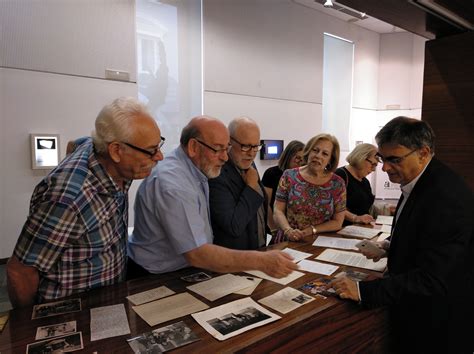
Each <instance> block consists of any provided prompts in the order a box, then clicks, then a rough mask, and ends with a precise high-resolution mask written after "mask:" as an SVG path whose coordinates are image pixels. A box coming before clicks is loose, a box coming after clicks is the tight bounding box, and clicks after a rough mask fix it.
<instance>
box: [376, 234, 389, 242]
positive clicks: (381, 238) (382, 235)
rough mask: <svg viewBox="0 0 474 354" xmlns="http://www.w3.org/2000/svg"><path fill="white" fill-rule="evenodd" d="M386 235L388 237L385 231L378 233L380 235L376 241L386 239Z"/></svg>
mask: <svg viewBox="0 0 474 354" xmlns="http://www.w3.org/2000/svg"><path fill="white" fill-rule="evenodd" d="M388 237H390V233H386V232H382V233H381V234H380V236H379V237H378V238H377V241H379V242H380V241H384V240H386V239H387V238H388Z"/></svg>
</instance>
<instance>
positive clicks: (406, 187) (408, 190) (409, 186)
mask: <svg viewBox="0 0 474 354" xmlns="http://www.w3.org/2000/svg"><path fill="white" fill-rule="evenodd" d="M430 162H431V159H430V161H428V163H427V164H426V166H425V168H423V170H422V171H421V172H420V174H419V175H418V176H416V177H415V178H413V180H412V181H411V182H410V183H407V184H405V185H404V186H401V187H400V189H401V190H402V193H403V197H404V198H405V199H406V198H408V196H409V195H410V193H411V191H412V190H413V188H415V185H416V183H417V182H418V180H419V179H420V177H421V175H422V174H423V173H424V172H425V170H426V168H427V167H428V165H429V164H430Z"/></svg>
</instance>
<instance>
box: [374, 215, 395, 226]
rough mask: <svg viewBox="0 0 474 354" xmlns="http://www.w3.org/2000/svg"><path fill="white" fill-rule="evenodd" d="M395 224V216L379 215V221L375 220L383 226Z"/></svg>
mask: <svg viewBox="0 0 474 354" xmlns="http://www.w3.org/2000/svg"><path fill="white" fill-rule="evenodd" d="M392 222H393V216H388V215H379V216H377V219H376V220H375V223H376V224H383V225H392Z"/></svg>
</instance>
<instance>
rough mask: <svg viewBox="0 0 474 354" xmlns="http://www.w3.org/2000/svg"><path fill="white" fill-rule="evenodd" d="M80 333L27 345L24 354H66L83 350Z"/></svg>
mask: <svg viewBox="0 0 474 354" xmlns="http://www.w3.org/2000/svg"><path fill="white" fill-rule="evenodd" d="M83 348H84V346H83V344H82V332H76V333H72V334H68V335H66V336H63V337H55V338H51V339H48V340H43V341H41V342H36V343H31V344H28V346H27V347H26V354H40V353H41V354H43V353H68V352H74V351H76V350H81V349H83Z"/></svg>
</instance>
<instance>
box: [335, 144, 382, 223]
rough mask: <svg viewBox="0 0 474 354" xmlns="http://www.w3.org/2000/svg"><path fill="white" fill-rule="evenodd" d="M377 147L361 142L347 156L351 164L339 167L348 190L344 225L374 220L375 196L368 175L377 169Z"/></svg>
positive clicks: (340, 174)
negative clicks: (372, 211)
mask: <svg viewBox="0 0 474 354" xmlns="http://www.w3.org/2000/svg"><path fill="white" fill-rule="evenodd" d="M376 154H377V148H376V147H375V146H374V145H372V144H359V145H357V146H356V147H355V148H354V150H352V151H351V153H350V154H349V155H347V157H346V161H347V162H348V163H349V165H347V166H344V167H341V168H338V169H337V170H336V172H335V173H336V174H337V175H338V176H340V177H341V178H342V179H343V180H344V182H345V184H346V190H347V208H346V213H345V215H344V218H345V221H344V225H347V224H350V223H354V224H355V223H360V224H369V223H371V222H373V221H374V218H373V217H372V216H371V215H370V212H369V211H370V208H371V207H372V205H373V204H374V200H375V196H374V195H373V194H372V188H371V187H370V183H369V181H368V180H367V178H366V176H367V175H368V174H370V173H372V172H374V171H375V168H376V167H377V164H378V162H379V161H378V158H377V155H376Z"/></svg>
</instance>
